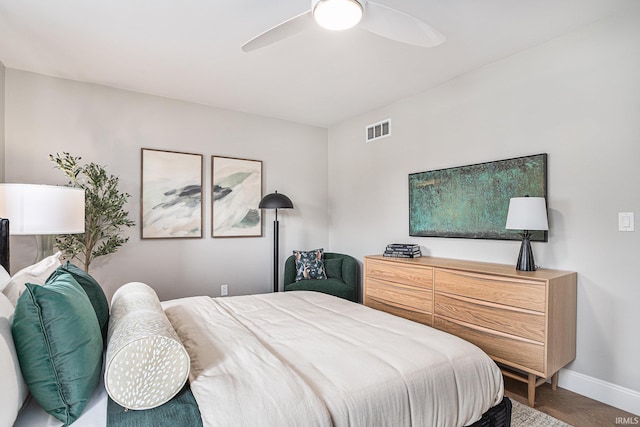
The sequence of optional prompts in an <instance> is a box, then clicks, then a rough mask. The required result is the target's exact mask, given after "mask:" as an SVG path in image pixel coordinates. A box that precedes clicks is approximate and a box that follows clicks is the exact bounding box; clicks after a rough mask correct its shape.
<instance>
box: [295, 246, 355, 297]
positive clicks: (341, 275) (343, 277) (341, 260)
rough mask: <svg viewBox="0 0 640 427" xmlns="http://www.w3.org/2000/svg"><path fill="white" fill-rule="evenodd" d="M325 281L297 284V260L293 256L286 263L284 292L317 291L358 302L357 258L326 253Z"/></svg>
mask: <svg viewBox="0 0 640 427" xmlns="http://www.w3.org/2000/svg"><path fill="white" fill-rule="evenodd" d="M322 259H323V261H324V267H325V271H326V273H327V279H325V280H300V281H298V282H296V260H295V257H294V256H293V255H291V256H290V257H289V258H287V260H286V261H285V263H284V290H285V292H286V291H317V292H323V293H325V294H329V295H334V296H337V297H340V298H344V299H346V300H349V301H353V302H358V288H359V286H358V262H357V261H356V260H355V258H353V257H351V256H349V255H345V254H339V253H334V252H325V253H324V257H323V258H322Z"/></svg>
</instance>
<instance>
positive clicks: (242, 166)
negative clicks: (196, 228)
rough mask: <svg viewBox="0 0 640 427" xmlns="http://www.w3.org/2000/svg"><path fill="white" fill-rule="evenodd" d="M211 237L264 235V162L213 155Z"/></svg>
mask: <svg viewBox="0 0 640 427" xmlns="http://www.w3.org/2000/svg"><path fill="white" fill-rule="evenodd" d="M211 183H212V194H211V200H212V201H211V205H212V210H211V236H212V237H261V236H262V213H261V212H260V209H259V208H258V205H259V204H260V199H261V198H262V161H260V160H248V159H236V158H233V157H219V156H212V157H211Z"/></svg>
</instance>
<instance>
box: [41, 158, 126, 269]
mask: <svg viewBox="0 0 640 427" xmlns="http://www.w3.org/2000/svg"><path fill="white" fill-rule="evenodd" d="M49 159H50V160H51V161H52V162H53V163H54V165H55V166H54V167H55V168H56V169H59V170H60V171H61V172H62V173H64V174H65V176H66V177H67V178H68V179H69V182H68V183H67V185H68V186H70V187H75V188H82V189H84V191H85V232H84V233H83V234H61V235H58V236H56V245H57V246H58V249H60V251H61V252H62V253H63V254H64V256H65V257H66V258H68V259H77V260H78V261H80V262H82V263H83V265H84V270H85V271H87V272H88V271H89V266H90V265H91V262H92V261H93V260H94V259H95V258H97V257H100V256H104V255H109V254H112V253H114V252H116V251H117V250H118V249H120V247H121V246H122V245H124V244H125V243H126V242H127V241H128V240H129V238H128V237H122V232H123V229H124V228H125V227H127V228H128V227H133V226H134V225H135V222H134V221H132V220H131V219H129V212H127V211H125V210H124V206H125V204H126V203H127V200H128V199H129V198H130V197H131V195H130V194H128V193H122V192H120V191H119V190H118V184H119V178H118V177H117V176H114V175H108V174H107V172H106V169H105V167H104V166H101V165H98V164H95V163H88V164H86V165H81V164H80V163H79V161H80V160H81V159H82V158H81V157H74V156H72V155H70V154H69V153H66V152H63V153H57V154H56V155H55V156H54V155H52V154H50V155H49Z"/></svg>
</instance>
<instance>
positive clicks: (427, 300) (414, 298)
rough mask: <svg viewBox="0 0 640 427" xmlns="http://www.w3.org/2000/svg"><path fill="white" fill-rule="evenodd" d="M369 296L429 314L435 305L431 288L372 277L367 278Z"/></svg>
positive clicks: (389, 303) (369, 297)
mask: <svg viewBox="0 0 640 427" xmlns="http://www.w3.org/2000/svg"><path fill="white" fill-rule="evenodd" d="M367 298H368V299H375V300H376V301H381V302H385V303H386V304H388V305H393V306H396V307H404V308H407V309H410V310H414V311H420V312H423V313H428V314H431V311H432V307H433V295H432V292H431V290H427V289H424V288H420V287H416V286H411V285H401V284H397V283H387V282H384V281H382V280H377V279H371V278H369V279H368V280H367ZM365 302H366V301H365ZM367 305H368V304H367Z"/></svg>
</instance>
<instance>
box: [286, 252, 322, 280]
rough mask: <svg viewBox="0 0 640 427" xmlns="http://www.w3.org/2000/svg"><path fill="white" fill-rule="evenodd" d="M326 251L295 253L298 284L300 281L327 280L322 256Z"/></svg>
mask: <svg viewBox="0 0 640 427" xmlns="http://www.w3.org/2000/svg"><path fill="white" fill-rule="evenodd" d="M323 254H324V249H314V250H312V251H293V255H294V256H295V260H296V282H299V281H300V280H322V279H326V278H327V273H325V271H324V263H323V262H322V255H323Z"/></svg>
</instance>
